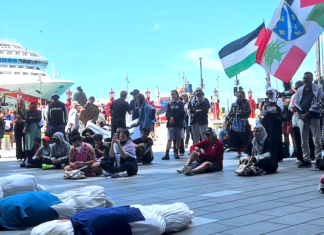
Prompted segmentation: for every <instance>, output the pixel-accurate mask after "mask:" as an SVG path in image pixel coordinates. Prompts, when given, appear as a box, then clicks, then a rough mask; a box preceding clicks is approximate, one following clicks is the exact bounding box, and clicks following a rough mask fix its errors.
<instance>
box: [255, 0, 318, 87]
mask: <svg viewBox="0 0 324 235" xmlns="http://www.w3.org/2000/svg"><path fill="white" fill-rule="evenodd" d="M323 29H324V0H286V1H284V0H281V2H280V4H279V7H278V8H277V10H276V11H275V13H274V15H273V17H272V20H271V22H270V24H269V25H268V29H267V31H266V33H265V36H264V38H263V40H262V42H261V43H260V46H259V48H258V51H257V55H256V63H258V64H260V65H261V66H262V67H263V68H264V69H265V70H266V71H269V73H270V74H272V75H274V76H275V77H277V78H279V79H280V80H282V81H284V82H286V83H288V82H289V81H290V80H291V79H292V77H293V76H294V75H295V73H296V72H297V70H298V68H299V67H300V65H301V63H302V62H303V60H304V59H305V57H306V55H307V54H308V52H309V51H310V49H311V48H312V47H313V45H314V43H315V42H316V40H317V39H318V37H319V36H320V35H321V34H322V32H323Z"/></svg>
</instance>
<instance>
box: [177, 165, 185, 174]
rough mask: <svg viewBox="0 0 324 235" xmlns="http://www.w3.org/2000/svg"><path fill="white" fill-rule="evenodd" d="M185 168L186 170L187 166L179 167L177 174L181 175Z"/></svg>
mask: <svg viewBox="0 0 324 235" xmlns="http://www.w3.org/2000/svg"><path fill="white" fill-rule="evenodd" d="M186 168H187V166H186V165H184V166H183V167H181V168H180V169H178V170H177V172H178V173H180V174H181V173H183V172H184V170H185V169H186Z"/></svg>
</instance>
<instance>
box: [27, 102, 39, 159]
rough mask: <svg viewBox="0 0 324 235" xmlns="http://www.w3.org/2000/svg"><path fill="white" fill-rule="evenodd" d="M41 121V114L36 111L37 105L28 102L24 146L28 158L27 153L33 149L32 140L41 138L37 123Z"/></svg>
mask: <svg viewBox="0 0 324 235" xmlns="http://www.w3.org/2000/svg"><path fill="white" fill-rule="evenodd" d="M41 120H42V112H41V111H40V110H37V104H36V101H35V100H32V101H31V102H30V106H29V110H28V111H27V113H26V123H27V127H26V145H25V149H26V151H27V155H28V156H29V152H30V151H31V150H32V149H33V146H34V138H36V137H38V138H41V129H40V126H39V124H38V123H39V122H40V121H41Z"/></svg>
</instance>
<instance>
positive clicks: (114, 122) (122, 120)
mask: <svg viewBox="0 0 324 235" xmlns="http://www.w3.org/2000/svg"><path fill="white" fill-rule="evenodd" d="M126 97H127V92H126V91H122V92H120V98H119V99H117V100H115V101H114V102H112V104H111V106H110V108H109V112H110V115H111V136H113V134H114V133H115V132H116V129H117V128H118V127H121V128H126V113H129V114H131V110H130V107H129V104H128V103H127V102H126Z"/></svg>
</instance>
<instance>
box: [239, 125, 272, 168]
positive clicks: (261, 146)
mask: <svg viewBox="0 0 324 235" xmlns="http://www.w3.org/2000/svg"><path fill="white" fill-rule="evenodd" d="M253 137H254V138H253V139H252V140H249V142H248V144H247V146H246V148H245V151H244V153H243V155H242V157H241V158H240V163H243V162H244V161H245V162H248V161H251V162H254V164H255V165H256V166H257V167H259V168H261V169H262V170H264V171H265V172H266V173H267V174H270V173H275V172H276V171H277V169H278V162H277V158H276V155H275V153H274V151H273V145H272V141H271V139H269V138H267V132H266V130H265V129H264V127H263V126H261V125H258V126H256V127H254V130H253Z"/></svg>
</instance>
